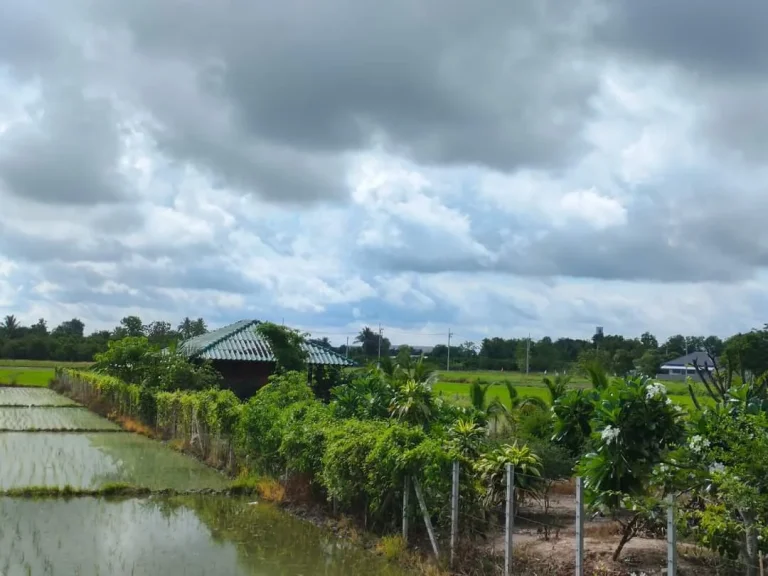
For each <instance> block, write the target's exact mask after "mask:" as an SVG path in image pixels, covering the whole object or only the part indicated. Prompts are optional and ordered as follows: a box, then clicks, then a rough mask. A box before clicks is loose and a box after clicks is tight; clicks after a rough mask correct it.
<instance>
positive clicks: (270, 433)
mask: <svg viewBox="0 0 768 576" xmlns="http://www.w3.org/2000/svg"><path fill="white" fill-rule="evenodd" d="M313 398H314V396H313V394H312V390H311V389H310V388H309V386H307V379H306V375H305V374H302V373H300V372H288V373H286V374H283V375H276V376H271V377H270V379H269V383H268V384H267V385H266V386H264V387H263V388H261V389H260V390H259V391H258V392H256V394H255V395H254V396H253V397H252V398H251V399H250V400H249V401H248V403H247V404H246V405H245V406H244V408H243V411H242V417H241V420H240V442H239V444H240V448H241V449H242V450H245V451H246V452H247V453H249V454H251V455H253V457H254V459H255V460H256V461H257V462H258V463H260V464H261V465H262V466H263V467H264V468H265V469H266V471H268V472H278V471H282V468H283V467H284V466H285V459H284V458H283V457H282V455H281V454H280V444H281V443H282V440H283V432H284V429H285V422H286V418H287V417H288V412H287V410H285V409H286V408H287V407H288V406H291V405H292V404H297V403H299V402H308V401H311V400H312V399H313Z"/></svg>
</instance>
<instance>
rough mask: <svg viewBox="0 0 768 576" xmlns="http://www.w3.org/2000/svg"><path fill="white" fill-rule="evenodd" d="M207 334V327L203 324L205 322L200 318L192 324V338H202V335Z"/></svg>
mask: <svg viewBox="0 0 768 576" xmlns="http://www.w3.org/2000/svg"><path fill="white" fill-rule="evenodd" d="M207 332H208V325H207V324H206V323H205V320H203V319H202V318H198V319H197V320H195V321H194V322H192V336H193V337H194V336H202V335H203V334H205V333H207Z"/></svg>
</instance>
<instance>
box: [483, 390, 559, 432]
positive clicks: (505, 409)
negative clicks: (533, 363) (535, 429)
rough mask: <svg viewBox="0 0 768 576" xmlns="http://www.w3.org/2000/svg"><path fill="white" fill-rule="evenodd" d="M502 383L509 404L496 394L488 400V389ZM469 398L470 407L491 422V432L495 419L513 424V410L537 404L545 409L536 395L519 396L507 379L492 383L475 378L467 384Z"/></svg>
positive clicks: (495, 425)
mask: <svg viewBox="0 0 768 576" xmlns="http://www.w3.org/2000/svg"><path fill="white" fill-rule="evenodd" d="M499 384H502V385H504V386H505V387H506V389H507V394H508V395H509V405H507V404H505V403H504V402H503V401H502V400H501V399H500V398H499V397H498V396H497V397H496V398H494V399H493V400H491V401H490V402H488V401H487V400H488V389H489V388H490V387H491V386H497V385H499ZM469 399H470V402H471V403H472V407H473V408H474V409H475V410H476V411H477V412H478V413H480V414H482V416H483V418H484V419H485V420H486V421H487V422H492V423H493V425H492V427H491V428H492V432H494V433H495V432H496V430H497V420H498V419H499V418H502V419H503V420H505V421H506V422H507V424H509V425H510V426H514V425H515V417H514V415H515V412H517V411H519V410H522V409H524V408H526V407H527V406H537V407H542V408H545V409H546V405H545V403H544V402H543V401H542V400H541V399H540V398H536V397H526V398H521V397H520V394H519V393H518V392H517V388H515V386H514V384H512V383H511V382H509V381H508V380H502V381H501V382H494V383H492V384H482V383H481V382H480V381H479V380H475V381H474V382H472V384H470V386H469Z"/></svg>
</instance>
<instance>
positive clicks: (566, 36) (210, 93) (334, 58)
mask: <svg viewBox="0 0 768 576" xmlns="http://www.w3.org/2000/svg"><path fill="white" fill-rule="evenodd" d="M585 6H586V7H588V6H587V4H586V3H585V2H571V3H567V4H566V3H561V2H542V1H536V2H534V1H526V2H502V1H500V0H499V1H495V0H486V1H484V2H480V3H467V2H463V1H459V0H451V1H445V0H441V1H439V2H438V1H437V0H419V1H416V2H413V1H411V0H408V1H405V0H398V1H395V2H385V3H382V2H374V1H372V0H370V1H359V0H355V1H352V0H333V1H329V2H323V3H309V2H301V1H299V0H291V1H287V2H279V3H274V2H263V1H258V2H246V1H233V2H230V3H227V4H226V5H222V4H217V3H211V2H204V1H202V0H192V1H187V2H181V1H166V2H149V1H138V2H131V3H126V2H99V3H98V5H96V9H97V10H98V11H99V13H100V14H101V16H102V20H101V21H102V22H107V23H109V25H111V26H113V27H114V28H115V29H116V30H127V31H128V32H129V34H130V38H131V40H132V42H131V47H132V49H133V50H134V51H135V53H138V54H140V55H142V56H144V57H145V59H144V60H141V61H140V63H136V64H134V67H133V68H131V75H132V76H133V77H132V78H131V79H130V81H131V82H132V83H133V86H134V89H136V90H138V91H140V92H141V97H142V98H143V100H144V102H145V104H146V105H147V106H148V107H149V108H150V110H151V111H152V112H153V113H154V114H155V116H156V119H157V120H158V122H159V124H160V126H161V129H160V131H159V138H160V141H161V142H162V144H163V146H164V148H165V149H166V150H168V151H170V152H171V153H172V154H173V155H175V156H176V157H178V158H180V159H188V160H194V161H195V162H201V163H203V164H204V165H205V166H207V168H209V169H210V170H211V171H212V172H213V173H215V174H217V175H219V176H220V177H222V178H223V179H224V180H226V181H228V182H234V183H235V184H250V185H252V186H254V187H255V188H257V189H258V190H259V191H260V193H261V194H262V195H264V196H266V197H270V198H273V199H280V198H281V195H285V196H286V197H290V198H297V199H298V197H299V195H300V192H299V191H300V190H301V189H304V190H305V191H304V192H303V194H304V195H305V196H306V197H307V198H310V197H312V196H315V197H317V196H322V195H323V194H325V195H328V194H334V193H335V195H336V196H338V195H339V194H340V193H343V187H342V186H341V181H340V180H338V179H337V180H336V181H334V180H333V179H332V178H331V177H330V175H328V174H326V173H325V171H324V170H323V169H322V168H323V166H324V165H326V164H327V161H325V160H323V158H322V156H318V155H319V154H323V153H325V154H333V153H341V152H345V151H351V150H358V149H364V148H367V147H368V146H370V145H371V143H372V142H374V141H375V140H376V141H379V139H382V140H383V141H384V142H385V143H387V144H388V145H389V146H391V147H392V148H394V149H397V150H399V151H403V152H406V153H408V154H410V155H411V156H412V157H413V158H415V159H417V160H418V161H420V162H429V163H459V164H483V165H489V166H495V167H500V168H504V169H513V168H516V167H519V166H521V165H530V164H534V165H555V164H559V163H561V162H563V161H564V160H566V159H567V158H570V157H571V155H572V154H576V153H579V152H580V151H581V142H580V128H581V126H582V122H583V121H584V120H585V118H586V117H588V114H589V111H588V99H589V97H590V95H591V94H592V93H593V92H594V90H595V88H596V74H595V70H594V69H592V68H590V66H589V65H584V66H582V67H580V66H579V64H580V62H581V61H584V60H588V59H589V56H590V55H589V54H587V53H586V52H585V51H584V49H583V45H582V40H583V36H584V35H585V34H586V32H587V31H588V29H589V26H590V21H589V17H588V16H589V10H587V9H585ZM116 35H117V36H119V33H116ZM150 79H151V80H150ZM206 111H207V114H206ZM211 116H213V117H211ZM302 155H303V156H304V159H303V161H302V157H301V156H302ZM246 166H249V169H246ZM333 168H334V170H335V171H336V173H337V176H338V170H337V168H336V167H333ZM302 172H304V173H305V174H306V176H305V180H306V181H298V182H296V183H295V184H294V183H293V181H292V180H293V179H296V178H297V177H298V175H299V174H301V173H302ZM312 182H314V186H312V185H311V184H312Z"/></svg>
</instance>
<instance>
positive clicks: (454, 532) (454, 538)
mask: <svg viewBox="0 0 768 576" xmlns="http://www.w3.org/2000/svg"><path fill="white" fill-rule="evenodd" d="M458 539H459V462H458V460H456V461H455V462H454V463H453V484H452V486H451V566H453V563H454V561H455V559H456V545H457V544H458Z"/></svg>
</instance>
